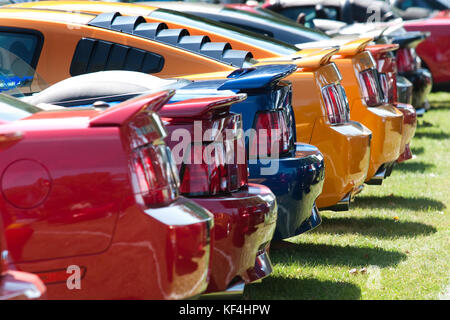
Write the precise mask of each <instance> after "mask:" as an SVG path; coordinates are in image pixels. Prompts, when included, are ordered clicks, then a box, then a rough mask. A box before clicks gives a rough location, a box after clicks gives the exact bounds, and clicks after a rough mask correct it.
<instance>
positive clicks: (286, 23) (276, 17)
mask: <svg viewBox="0 0 450 320" xmlns="http://www.w3.org/2000/svg"><path fill="white" fill-rule="evenodd" d="M257 10H258V11H260V12H261V13H262V15H261V14H258V13H253V12H248V11H244V10H236V9H233V8H224V9H223V10H222V11H224V12H232V14H233V16H235V17H236V18H239V19H241V20H254V21H258V20H259V21H261V23H264V24H268V23H271V24H274V25H276V26H277V28H279V29H283V30H284V31H286V32H292V33H299V32H300V31H301V32H302V33H303V34H308V36H309V37H310V38H314V39H315V40H316V41H319V40H326V39H329V37H328V36H327V35H326V34H324V33H322V32H320V31H316V30H313V29H310V28H309V27H304V26H302V25H300V24H298V23H296V22H294V21H291V20H289V19H287V18H286V17H284V16H282V15H280V14H277V13H272V12H270V13H268V12H269V10H266V9H263V8H258V9H257ZM263 20H264V21H263Z"/></svg>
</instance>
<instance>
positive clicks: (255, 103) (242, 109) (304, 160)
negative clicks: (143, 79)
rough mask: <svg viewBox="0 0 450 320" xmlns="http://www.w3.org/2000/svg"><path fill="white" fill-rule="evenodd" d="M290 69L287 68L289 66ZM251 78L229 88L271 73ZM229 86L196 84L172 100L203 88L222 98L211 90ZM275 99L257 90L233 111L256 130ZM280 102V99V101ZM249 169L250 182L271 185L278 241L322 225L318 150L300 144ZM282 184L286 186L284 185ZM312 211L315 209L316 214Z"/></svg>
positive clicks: (259, 80) (321, 170)
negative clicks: (318, 202) (258, 117)
mask: <svg viewBox="0 0 450 320" xmlns="http://www.w3.org/2000/svg"><path fill="white" fill-rule="evenodd" d="M288 66H289V65H285V67H288ZM268 67H270V66H268ZM278 68H279V67H278ZM278 68H277V69H278ZM255 71H256V70H255ZM249 75H250V77H249V79H245V77H243V79H242V78H238V79H235V80H233V82H231V81H229V82H230V83H233V84H229V85H228V86H227V87H228V88H231V89H232V90H235V91H236V90H237V88H239V87H240V86H242V87H245V86H247V87H251V86H255V85H256V86H257V87H259V86H261V85H262V84H263V83H264V77H267V76H268V75H269V74H268V73H266V74H261V75H260V77H258V78H256V77H253V76H251V74H249ZM238 80H242V83H236V82H237V81H238ZM225 85H226V83H225V84H223V80H220V81H218V80H204V81H196V82H193V83H192V84H190V85H188V86H186V87H183V88H181V89H178V90H177V94H176V95H175V96H174V97H173V98H172V100H171V101H173V102H175V101H182V100H183V99H186V98H192V97H193V95H194V94H193V92H192V90H197V91H199V92H201V91H202V89H203V90H204V89H206V88H209V89H210V90H209V91H208V92H207V93H205V95H206V94H208V95H213V94H216V95H220V94H223V93H221V91H220V90H219V91H216V92H213V91H211V88H217V87H220V86H225ZM286 85H287V84H285V83H283V81H282V82H279V83H278V85H277V86H278V88H279V89H282V88H283V87H285V86H286ZM232 86H233V87H234V89H233V87H232ZM285 89H286V87H285ZM236 92H239V91H236ZM195 96H196V97H198V96H199V93H195ZM275 97H276V96H274V95H273V93H272V89H270V90H269V89H268V88H261V89H259V90H255V89H253V90H252V91H249V92H248V93H247V99H246V100H244V101H242V102H239V103H236V104H233V105H232V107H231V111H233V112H235V113H239V114H241V115H242V120H243V121H242V123H243V129H244V131H247V130H249V129H251V128H253V122H254V117H255V113H259V112H264V111H268V110H272V109H274V105H275V102H274V101H273V99H274V98H275ZM278 99H279V98H276V100H278ZM280 100H282V99H280ZM246 144H247V146H248V144H249V141H248V140H246ZM275 162H276V164H275ZM248 166H249V172H250V176H249V181H250V182H253V183H259V184H263V185H265V186H268V187H269V188H270V189H271V190H272V191H273V192H274V194H275V195H276V197H277V204H278V218H277V219H278V220H277V229H276V231H275V235H274V239H284V238H288V237H291V236H293V235H296V234H299V233H303V232H306V231H308V230H310V229H313V228H315V227H316V226H318V225H319V224H320V222H321V218H320V216H319V214H318V212H317V211H316V210H315V204H314V200H315V199H316V198H317V197H318V196H319V194H320V193H321V191H322V186H323V183H324V160H323V156H322V154H321V152H320V151H319V150H318V149H317V148H316V147H314V146H311V145H308V144H303V143H298V144H296V145H295V147H294V146H293V148H291V150H290V151H289V152H288V153H286V154H283V155H280V157H279V158H278V159H270V160H269V159H259V160H250V161H249V163H248ZM270 166H276V167H277V168H278V171H277V172H276V173H275V174H272V175H265V174H263V172H262V169H263V168H267V167H270ZM280 182H282V183H281V184H280ZM311 208H313V211H312V213H311Z"/></svg>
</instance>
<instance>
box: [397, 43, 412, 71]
mask: <svg viewBox="0 0 450 320" xmlns="http://www.w3.org/2000/svg"><path fill="white" fill-rule="evenodd" d="M416 56H417V55H416V52H415V49H414V48H401V49H399V50H398V51H397V69H398V72H410V71H414V70H415V68H416V65H417V61H416Z"/></svg>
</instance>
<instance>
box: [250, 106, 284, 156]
mask: <svg viewBox="0 0 450 320" xmlns="http://www.w3.org/2000/svg"><path fill="white" fill-rule="evenodd" d="M286 117H287V115H286V114H285V112H283V111H280V110H278V111H264V112H260V113H258V114H257V115H256V119H255V125H254V129H255V134H253V136H252V137H251V139H252V141H251V143H250V157H252V158H254V157H257V156H258V152H259V155H264V156H265V155H267V156H272V155H273V154H272V153H275V152H278V153H279V154H283V153H286V152H288V151H289V148H290V139H289V138H290V135H291V128H290V126H289V124H288V119H287V118H286ZM277 143H278V148H277V146H276V144H277Z"/></svg>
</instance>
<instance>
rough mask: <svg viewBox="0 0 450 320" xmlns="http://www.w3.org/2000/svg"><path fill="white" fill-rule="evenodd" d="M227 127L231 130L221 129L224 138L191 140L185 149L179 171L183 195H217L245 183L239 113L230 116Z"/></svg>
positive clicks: (244, 158)
mask: <svg viewBox="0 0 450 320" xmlns="http://www.w3.org/2000/svg"><path fill="white" fill-rule="evenodd" d="M227 127H228V128H229V129H232V131H228V130H225V131H227V132H223V134H224V136H225V139H223V141H217V140H216V141H214V142H211V143H194V145H192V146H191V148H190V150H188V152H187V153H188V154H187V155H185V160H184V161H183V162H184V163H183V164H182V166H181V170H180V176H181V177H182V179H181V187H180V192H181V193H182V194H185V195H189V196H202V195H216V194H220V193H228V192H232V191H236V190H239V189H240V188H242V187H244V186H246V185H247V184H248V170H247V161H246V157H245V143H244V137H243V134H242V122H241V116H240V115H233V116H232V117H231V118H230V121H229V122H228V125H227ZM229 132H233V134H231V137H230V136H227V135H230V134H229Z"/></svg>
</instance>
